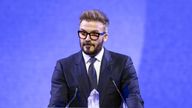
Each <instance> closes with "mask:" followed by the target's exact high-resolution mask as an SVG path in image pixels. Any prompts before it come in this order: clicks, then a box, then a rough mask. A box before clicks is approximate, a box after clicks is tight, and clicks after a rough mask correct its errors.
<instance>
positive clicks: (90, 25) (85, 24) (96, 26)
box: [80, 20, 105, 32]
mask: <svg viewBox="0 0 192 108" xmlns="http://www.w3.org/2000/svg"><path fill="white" fill-rule="evenodd" d="M104 28H105V25H104V24H103V23H101V22H99V21H86V20H83V21H82V22H81V23H80V29H81V30H82V29H83V30H86V31H88V32H89V31H99V32H102V31H103V30H104Z"/></svg>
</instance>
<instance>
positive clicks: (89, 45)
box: [83, 43, 94, 47]
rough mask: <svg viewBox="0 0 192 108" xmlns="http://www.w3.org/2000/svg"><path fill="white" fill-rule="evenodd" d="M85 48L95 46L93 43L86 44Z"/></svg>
mask: <svg viewBox="0 0 192 108" xmlns="http://www.w3.org/2000/svg"><path fill="white" fill-rule="evenodd" d="M83 46H85V47H91V46H94V45H93V44H91V43H85V44H83Z"/></svg>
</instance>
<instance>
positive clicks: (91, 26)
mask: <svg viewBox="0 0 192 108" xmlns="http://www.w3.org/2000/svg"><path fill="white" fill-rule="evenodd" d="M79 29H80V31H84V32H87V33H103V32H105V25H104V24H103V23H101V22H99V21H86V20H83V21H82V22H81V23H80V28H79ZM107 38H108V36H107V34H104V35H100V36H99V38H98V39H97V40H92V39H91V38H90V35H87V37H86V38H85V39H81V38H80V47H81V49H82V51H83V52H84V53H85V54H88V55H90V56H95V55H96V54H98V53H99V52H100V50H101V48H102V46H103V42H105V41H107Z"/></svg>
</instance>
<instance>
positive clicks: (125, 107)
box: [110, 77, 128, 108]
mask: <svg viewBox="0 0 192 108" xmlns="http://www.w3.org/2000/svg"><path fill="white" fill-rule="evenodd" d="M110 80H111V81H112V83H113V85H114V86H115V89H116V90H117V92H118V94H119V95H120V97H121V99H122V100H123V108H128V105H127V103H126V101H125V99H124V98H123V95H122V93H121V92H120V90H119V88H118V87H117V84H116V83H115V81H114V80H113V78H111V77H110Z"/></svg>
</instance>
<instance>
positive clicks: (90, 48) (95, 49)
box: [80, 41, 103, 56]
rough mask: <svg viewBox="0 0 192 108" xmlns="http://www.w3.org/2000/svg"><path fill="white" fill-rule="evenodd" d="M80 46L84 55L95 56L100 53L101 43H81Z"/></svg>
mask: <svg viewBox="0 0 192 108" xmlns="http://www.w3.org/2000/svg"><path fill="white" fill-rule="evenodd" d="M80 44H81V45H80V46H81V50H82V51H83V52H84V53H85V54H87V55H90V56H95V55H97V54H98V53H99V52H100V51H101V49H102V46H103V41H101V42H99V43H98V44H94V43H91V42H82V43H80Z"/></svg>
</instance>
